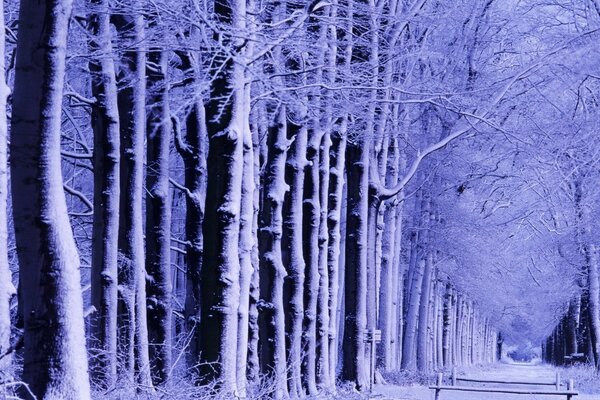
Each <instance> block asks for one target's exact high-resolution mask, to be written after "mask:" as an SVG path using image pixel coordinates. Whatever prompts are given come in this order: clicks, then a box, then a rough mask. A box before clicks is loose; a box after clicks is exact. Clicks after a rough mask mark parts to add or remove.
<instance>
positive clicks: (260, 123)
mask: <svg viewBox="0 0 600 400" xmlns="http://www.w3.org/2000/svg"><path fill="white" fill-rule="evenodd" d="M262 110H263V109H262V107H261V106H259V105H257V106H255V107H254V108H253V110H252V113H251V121H252V127H251V132H252V147H253V149H254V182H255V183H256V184H258V187H257V188H256V190H254V203H253V204H254V220H253V222H252V231H253V233H252V235H253V236H254V237H255V238H257V240H256V241H255V243H254V248H253V249H252V265H253V266H254V270H253V271H252V277H251V279H250V291H249V296H250V299H249V304H248V356H247V360H248V362H247V364H248V365H247V368H246V372H247V376H248V381H249V382H252V383H258V380H259V378H260V361H259V335H260V326H259V313H258V303H259V301H260V282H259V277H260V272H259V265H260V257H259V250H258V222H259V221H258V217H259V212H260V199H261V198H262V190H261V188H262V185H261V184H260V183H261V179H260V165H261V142H260V138H266V137H267V134H266V132H267V130H268V127H267V124H266V122H265V118H262V117H261V116H262Z"/></svg>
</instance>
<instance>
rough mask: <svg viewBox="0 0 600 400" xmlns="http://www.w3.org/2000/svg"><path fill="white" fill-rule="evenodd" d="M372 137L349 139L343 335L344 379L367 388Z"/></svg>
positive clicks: (360, 388)
mask: <svg viewBox="0 0 600 400" xmlns="http://www.w3.org/2000/svg"><path fill="white" fill-rule="evenodd" d="M369 156H370V150H369V139H368V138H367V139H365V140H364V141H363V142H356V143H352V142H349V143H348V146H347V150H346V171H347V182H348V189H347V191H348V195H347V196H348V198H347V221H346V244H345V246H346V255H345V260H346V264H345V282H344V295H345V296H344V297H345V299H344V302H345V305H344V308H345V310H344V313H345V318H344V338H343V365H342V374H341V378H342V379H343V380H345V381H352V382H353V383H354V385H355V386H356V388H357V389H358V390H364V389H366V385H367V378H368V377H367V365H366V360H365V342H364V339H365V328H366V326H367V310H366V308H367V229H368V211H369V210H368V208H369V201H368V196H369V193H368V191H369V180H368V175H369Z"/></svg>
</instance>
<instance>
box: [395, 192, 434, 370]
mask: <svg viewBox="0 0 600 400" xmlns="http://www.w3.org/2000/svg"><path fill="white" fill-rule="evenodd" d="M417 204H419V203H417ZM420 204H421V216H422V217H421V227H426V226H427V222H426V220H427V218H429V212H428V209H427V205H426V204H428V200H427V197H426V196H423V198H422V199H421V200H420ZM417 236H421V235H416V234H415V236H414V238H415V240H417V242H416V245H413V250H412V252H411V258H412V259H414V260H415V261H414V262H412V263H411V264H410V266H412V267H413V271H412V279H411V278H410V274H409V281H408V283H409V284H410V290H409V291H408V299H407V300H408V301H407V310H406V328H405V331H404V340H403V343H402V364H401V368H402V369H412V368H415V366H416V365H415V356H416V353H415V347H416V337H417V322H418V316H419V304H420V300H421V292H422V289H423V276H424V270H425V264H426V261H425V256H424V254H423V251H424V250H423V242H424V239H421V238H419V239H417Z"/></svg>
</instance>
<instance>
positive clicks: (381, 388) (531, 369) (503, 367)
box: [372, 363, 600, 400]
mask: <svg viewBox="0 0 600 400" xmlns="http://www.w3.org/2000/svg"><path fill="white" fill-rule="evenodd" d="M459 375H462V376H468V377H470V378H478V379H490V380H512V381H532V382H553V381H554V380H555V377H556V370H555V369H553V368H552V367H550V366H546V365H532V364H500V363H499V364H495V365H493V366H488V367H484V368H481V369H470V370H468V371H466V372H463V373H459ZM474 385H476V386H478V387H481V384H464V385H463V384H462V383H461V386H474ZM489 386H490V387H505V388H506V387H512V388H514V389H531V388H536V389H540V390H544V389H548V388H550V389H552V390H553V389H554V387H552V386H520V385H501V386H500V385H489ZM575 390H577V382H575ZM372 398H373V399H382V400H388V399H390V400H391V399H394V400H396V399H397V400H433V399H434V394H433V390H429V389H428V388H427V387H424V386H410V387H400V386H392V385H377V386H376V387H375V388H374V396H373V397H372ZM565 399H566V396H537V395H523V394H520V395H515V394H488V393H468V392H449V391H446V392H444V391H442V393H441V399H440V400H565ZM574 400H600V395H585V394H580V395H579V396H575V397H574Z"/></svg>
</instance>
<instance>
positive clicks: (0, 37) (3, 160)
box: [0, 3, 16, 380]
mask: <svg viewBox="0 0 600 400" xmlns="http://www.w3.org/2000/svg"><path fill="white" fill-rule="evenodd" d="M0 26H4V3H2V4H0ZM5 44H6V34H5V31H4V30H2V31H0V354H2V355H4V357H2V358H0V370H1V371H6V372H5V375H4V376H3V379H4V380H9V379H10V375H9V371H10V365H11V362H12V357H11V356H10V354H7V351H8V348H9V347H10V332H11V326H10V301H11V299H12V297H13V296H14V295H15V294H16V292H15V287H14V286H13V283H12V274H11V273H10V269H9V265H8V217H7V202H8V159H7V156H8V126H7V118H6V101H7V99H8V95H9V93H10V89H9V87H8V86H7V85H6V69H5V56H4V53H5V51H6V50H5Z"/></svg>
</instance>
